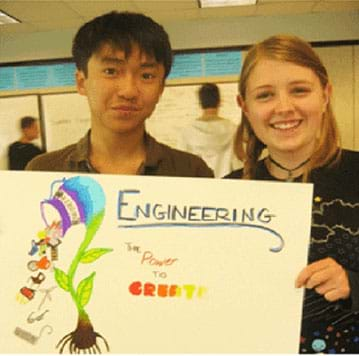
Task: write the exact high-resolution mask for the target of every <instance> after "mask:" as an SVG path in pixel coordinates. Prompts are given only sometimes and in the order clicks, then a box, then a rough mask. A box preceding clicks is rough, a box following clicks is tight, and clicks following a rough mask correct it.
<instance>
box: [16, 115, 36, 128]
mask: <svg viewBox="0 0 359 356" xmlns="http://www.w3.org/2000/svg"><path fill="white" fill-rule="evenodd" d="M35 121H36V119H35V118H34V117H32V116H24V117H22V118H21V120H20V127H21V129H22V130H23V129H26V128H28V127H31V126H32V125H33V124H34V122H35Z"/></svg>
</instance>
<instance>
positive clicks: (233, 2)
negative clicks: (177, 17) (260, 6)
mask: <svg viewBox="0 0 359 356" xmlns="http://www.w3.org/2000/svg"><path fill="white" fill-rule="evenodd" d="M256 2H257V0H199V7H201V8H203V7H221V6H243V5H255V4H256Z"/></svg>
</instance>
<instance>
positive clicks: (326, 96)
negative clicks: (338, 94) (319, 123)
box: [323, 83, 333, 112]
mask: <svg viewBox="0 0 359 356" xmlns="http://www.w3.org/2000/svg"><path fill="white" fill-rule="evenodd" d="M332 93H333V86H332V85H331V84H330V83H327V85H326V86H325V88H324V92H323V95H324V108H323V112H325V111H326V110H327V106H328V104H329V102H330V98H331V97H332Z"/></svg>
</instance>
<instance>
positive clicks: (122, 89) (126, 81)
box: [117, 75, 139, 100]
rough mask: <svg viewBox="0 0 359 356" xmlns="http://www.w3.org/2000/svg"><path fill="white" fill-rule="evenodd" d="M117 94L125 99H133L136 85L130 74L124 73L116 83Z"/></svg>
mask: <svg viewBox="0 0 359 356" xmlns="http://www.w3.org/2000/svg"><path fill="white" fill-rule="evenodd" d="M117 92H118V95H119V96H122V97H123V98H125V99H126V100H133V99H134V98H136V97H137V96H138V92H139V90H138V85H137V81H136V78H134V76H132V75H126V76H124V77H123V78H122V79H121V80H119V83H118V90H117Z"/></svg>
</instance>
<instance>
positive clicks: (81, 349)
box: [56, 320, 110, 354]
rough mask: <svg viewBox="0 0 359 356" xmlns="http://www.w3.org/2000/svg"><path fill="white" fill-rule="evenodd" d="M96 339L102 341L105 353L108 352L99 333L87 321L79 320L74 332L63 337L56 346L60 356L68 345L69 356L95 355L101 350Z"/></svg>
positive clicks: (105, 342) (106, 344) (107, 347)
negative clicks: (77, 355) (78, 355)
mask: <svg viewBox="0 0 359 356" xmlns="http://www.w3.org/2000/svg"><path fill="white" fill-rule="evenodd" d="M97 338H100V339H102V340H103V342H104V344H105V346H106V349H107V352H109V351H110V348H109V346H108V343H107V341H106V339H105V338H104V337H103V336H102V335H101V334H99V333H97V332H95V331H94V329H93V327H92V325H91V323H90V322H89V321H81V320H79V322H78V325H77V328H76V330H74V331H73V332H71V333H69V334H67V335H65V336H64V337H63V338H62V339H61V340H60V341H59V342H58V344H57V345H56V348H58V347H59V348H60V351H59V352H60V354H62V353H63V351H64V350H65V347H66V346H67V345H68V350H69V352H70V354H80V353H84V354H87V353H89V354H97V353H99V354H100V353H101V349H100V347H99V345H98V344H97Z"/></svg>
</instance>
